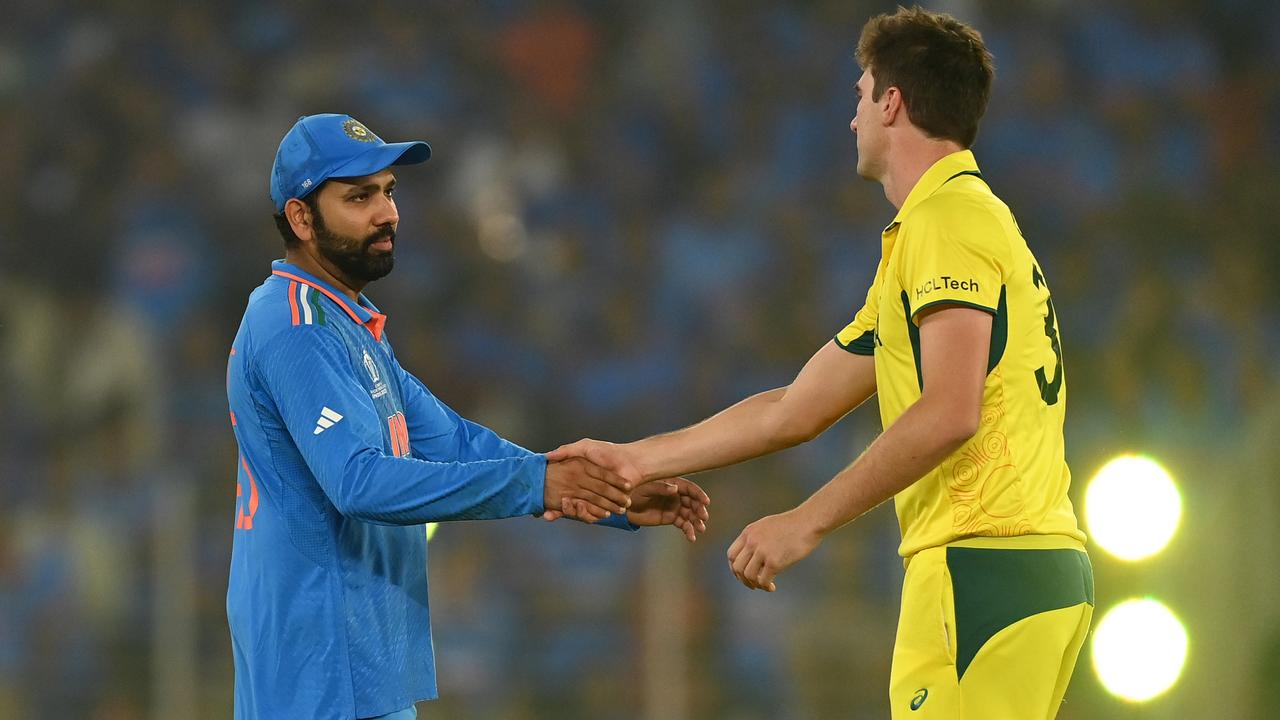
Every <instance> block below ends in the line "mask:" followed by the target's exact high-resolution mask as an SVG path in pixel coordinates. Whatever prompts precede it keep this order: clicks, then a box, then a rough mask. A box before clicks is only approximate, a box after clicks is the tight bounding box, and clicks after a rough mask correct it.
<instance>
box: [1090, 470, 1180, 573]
mask: <svg viewBox="0 0 1280 720" xmlns="http://www.w3.org/2000/svg"><path fill="white" fill-rule="evenodd" d="M1084 515H1085V522H1086V524H1087V525H1088V532H1089V536H1090V537H1091V538H1092V539H1093V541H1094V542H1095V543H1097V544H1098V546H1099V547H1101V548H1102V549H1103V550H1105V551H1107V552H1108V553H1110V554H1112V555H1114V556H1116V557H1118V558H1120V559H1121V560H1130V561H1132V560H1142V559H1143V558H1148V557H1151V556H1152V555H1155V554H1156V553H1158V552H1160V551H1161V550H1163V549H1164V547H1165V546H1166V545H1168V544H1169V540H1170V539H1172V538H1173V533H1174V532H1175V531H1176V530H1177V529H1178V522H1179V520H1181V519H1182V496H1181V495H1180V494H1179V493H1178V487H1177V486H1176V485H1175V484H1174V482H1173V478H1172V477H1170V475H1169V472H1168V471H1167V470H1165V469H1164V468H1163V467H1161V466H1160V463H1158V462H1156V461H1155V460H1152V459H1151V458H1149V457H1145V456H1141V455H1122V456H1120V457H1118V458H1115V459H1114V460H1112V461H1111V462H1108V463H1107V464H1106V465H1104V466H1103V467H1102V469H1101V470H1099V471H1098V474H1097V475H1094V476H1093V479H1092V480H1091V481H1089V487H1088V489H1087V490H1086V491H1085V496H1084Z"/></svg>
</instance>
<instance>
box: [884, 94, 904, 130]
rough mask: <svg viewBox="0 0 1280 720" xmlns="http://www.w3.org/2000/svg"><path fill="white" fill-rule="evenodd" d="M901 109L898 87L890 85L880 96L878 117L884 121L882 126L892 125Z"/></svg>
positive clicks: (900, 96)
mask: <svg viewBox="0 0 1280 720" xmlns="http://www.w3.org/2000/svg"><path fill="white" fill-rule="evenodd" d="M903 108H904V106H903V104H902V91H901V90H899V89H898V86H896V85H891V86H889V87H887V88H885V91H884V94H883V95H881V96H880V116H881V118H883V119H884V124H885V125H886V126H887V125H892V124H893V123H894V121H895V120H897V119H898V113H899V112H901V111H903Z"/></svg>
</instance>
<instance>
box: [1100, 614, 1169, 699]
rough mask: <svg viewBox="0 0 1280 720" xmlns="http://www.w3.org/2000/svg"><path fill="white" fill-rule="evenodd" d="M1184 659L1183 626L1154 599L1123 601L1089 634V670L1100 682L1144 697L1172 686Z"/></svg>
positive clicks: (1124, 695) (1121, 694)
mask: <svg viewBox="0 0 1280 720" xmlns="http://www.w3.org/2000/svg"><path fill="white" fill-rule="evenodd" d="M1186 660H1187V630H1186V628H1185V627H1183V625H1182V622H1181V621H1179V620H1178V618H1176V617H1174V615H1173V613H1172V612H1169V608H1167V607H1165V606H1164V605H1162V604H1160V603H1159V602H1158V601H1156V600H1152V599H1150V598H1147V599H1141V600H1139V599H1134V600H1126V601H1125V602H1122V603H1120V604H1119V605H1117V606H1115V607H1113V608H1111V610H1110V611H1109V612H1107V614H1106V615H1104V616H1103V618H1102V621H1101V622H1099V623H1098V629H1097V630H1095V631H1094V633H1093V669H1094V671H1095V672H1097V673H1098V679H1099V680H1101V681H1102V685H1103V687H1105V688H1106V689H1107V692H1110V693H1111V694H1112V695H1115V696H1117V697H1119V698H1122V699H1124V700H1128V701H1130V702H1144V701H1146V700H1150V699H1151V698H1154V697H1155V696H1157V695H1159V694H1160V693H1162V692H1164V691H1165V690H1168V689H1169V688H1171V687H1173V684H1174V683H1175V682H1177V681H1178V676H1179V675H1180V674H1182V666H1183V665H1184V664H1185V663H1186Z"/></svg>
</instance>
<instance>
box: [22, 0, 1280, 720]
mask: <svg viewBox="0 0 1280 720" xmlns="http://www.w3.org/2000/svg"><path fill="white" fill-rule="evenodd" d="M933 7H935V8H936V9H943V10H948V11H950V12H953V13H955V14H957V15H958V16H959V17H961V18H962V19H965V20H968V21H970V22H973V23H974V24H976V25H977V27H978V28H979V29H980V30H981V31H982V33H983V34H984V36H985V37H986V39H987V41H988V42H989V44H990V46H991V48H992V50H993V51H994V53H995V56H996V58H997V65H998V79H997V84H996V90H995V96H994V99H993V101H992V103H991V107H990V110H989V112H988V114H987V117H986V120H985V122H984V124H983V129H982V133H981V136H980V138H979V141H978V144H977V146H976V151H977V154H978V158H979V162H980V163H981V165H982V167H983V170H984V171H985V173H986V176H987V178H988V179H989V181H990V184H991V185H992V186H993V188H994V189H995V190H996V192H998V193H999V194H1001V195H1002V196H1003V197H1004V198H1005V199H1006V200H1007V201H1008V202H1009V203H1010V205H1011V206H1012V207H1013V208H1014V210H1015V212H1016V213H1017V214H1018V217H1019V220H1020V222H1021V226H1022V228H1023V230H1024V232H1025V233H1026V235H1027V237H1028V240H1029V241H1030V243H1031V245H1032V247H1033V249H1034V251H1035V252H1036V253H1037V255H1038V256H1039V258H1040V260H1041V262H1042V264H1043V266H1044V267H1045V268H1046V271H1047V274H1048V277H1049V279H1050V283H1051V286H1052V287H1053V291H1054V296H1055V302H1056V305H1057V307H1058V308H1059V322H1060V327H1061V331H1062V335H1063V338H1064V342H1065V351H1066V368H1067V371H1068V375H1069V385H1070V393H1071V394H1070V408H1069V414H1068V427H1067V442H1068V445H1067V447H1068V453H1069V461H1070V462H1071V464H1072V466H1073V468H1074V471H1075V475H1076V484H1075V487H1074V496H1075V499H1076V500H1077V507H1079V499H1080V497H1081V492H1082V488H1083V484H1084V480H1085V479H1087V478H1088V476H1089V475H1090V474H1091V473H1092V472H1093V471H1094V470H1096V469H1097V467H1098V466H1099V465H1100V464H1101V463H1102V462H1103V461H1104V460H1105V459H1106V458H1108V457H1110V456H1112V455H1115V454H1117V453H1120V452H1124V451H1130V450H1139V451H1143V452H1148V453H1151V454H1153V455H1155V456H1157V457H1159V458H1160V459H1161V460H1162V461H1163V462H1165V463H1166V465H1167V466H1168V467H1170V468H1171V469H1172V470H1173V471H1174V473H1175V476H1176V477H1177V479H1178V480H1179V482H1180V486H1181V489H1182V493H1183V497H1184V503H1185V516H1184V520H1183V523H1182V527H1181V529H1180V530H1179V534H1178V535H1177V536H1176V537H1175V538H1174V541H1173V543H1172V545H1171V546H1170V548H1169V550H1168V551H1166V552H1165V553H1164V554H1163V555H1162V556H1160V557H1159V558H1157V559H1156V560H1153V561H1151V562H1149V563H1146V564H1142V565H1124V564H1121V563H1118V562H1116V561H1114V560H1111V559H1109V558H1107V557H1106V556H1105V555H1103V554H1102V553H1100V552H1095V553H1094V561H1095V565H1096V567H1097V575H1098V580H1099V594H1098V598H1099V604H1100V607H1101V606H1103V605H1106V604H1108V603H1111V602H1114V601H1116V600H1118V599H1121V598H1123V597H1127V596H1130V595H1142V594H1146V593H1157V594H1159V596H1160V597H1161V599H1162V600H1164V601H1165V602H1166V603H1168V604H1169V605H1170V606H1171V607H1173V608H1174V609H1175V611H1176V612H1177V613H1178V614H1179V616H1180V617H1181V618H1182V619H1183V621H1184V622H1185V623H1186V625H1187V628H1188V632H1189V634H1190V643H1191V644H1190V657H1189V660H1188V664H1187V668H1186V670H1185V672H1184V675H1183V678H1182V681H1181V682H1180V683H1179V684H1178V685H1177V686H1175V687H1174V688H1173V689H1172V690H1171V691H1170V692H1169V693H1167V694H1166V695H1164V696H1162V697H1161V698H1159V699H1157V700H1155V701H1153V702H1152V703H1150V704H1148V705H1145V706H1131V705H1124V704H1122V703H1120V702H1118V701H1116V700H1115V699H1113V698H1111V697H1109V696H1108V695H1107V694H1106V693H1105V692H1104V691H1103V690H1102V689H1101V687H1100V685H1099V683H1098V681H1097V679H1096V677H1095V676H1094V673H1093V671H1092V669H1091V667H1090V664H1089V660H1088V657H1087V654H1086V655H1085V656H1084V657H1083V658H1082V662H1081V664H1080V667H1079V669H1078V672H1077V674H1076V679H1075V681H1074V682H1073V685H1072V688H1071V691H1070V692H1069V694H1068V704H1067V705H1066V708H1065V710H1064V711H1063V713H1062V715H1061V717H1062V718H1065V719H1067V720H1082V719H1085V718H1146V719H1155V718H1207V717H1211V716H1212V717H1224V718H1249V717H1256V718H1262V717H1271V716H1274V714H1275V712H1276V711H1275V708H1276V707H1277V703H1280V690H1278V689H1277V687H1278V686H1280V611H1277V609H1276V607H1277V605H1276V603H1275V601H1274V598H1275V597H1276V594H1277V591H1278V590H1280V579H1278V578H1277V574H1278V571H1277V569H1276V568H1277V564H1276V562H1275V557H1276V550H1277V546H1278V545H1280V542H1278V541H1277V531H1276V526H1277V523H1276V520H1275V513H1276V511H1277V510H1280V499H1278V497H1280V492H1277V488H1276V484H1277V470H1278V466H1280V462H1278V461H1280V449H1278V448H1280V443H1277V442H1276V437H1277V429H1278V428H1280V397H1278V395H1280V393H1278V392H1277V383H1276V379H1277V371H1278V370H1280V363H1278V362H1277V360H1276V358H1277V357H1280V352H1277V351H1278V350H1280V317H1277V316H1278V314H1280V313H1278V310H1280V303H1278V302H1277V299H1278V298H1277V288H1280V283H1277V282H1276V277H1277V269H1278V263H1277V254H1278V253H1280V245H1278V244H1277V243H1276V238H1277V230H1280V215H1277V212H1276V207H1277V202H1276V201H1277V199H1280V192H1278V188H1280V182H1278V181H1280V176H1278V173H1277V170H1276V158H1277V157H1280V142H1278V141H1280V74H1278V73H1277V72H1276V67H1277V65H1278V64H1280V5H1276V4H1273V3H1267V2H1262V1H1260V0H1259V1H1257V2H1251V1H1249V0H1219V1H1218V2H1214V3H1207V2H1194V1H1192V0H1132V1H1130V2H1094V1H1082V2H1073V1H1070V0H1039V1H1037V2H1026V3H1007V2H997V1H995V0H992V1H990V2H981V1H977V0H974V1H956V0H952V1H950V2H940V3H937V4H935V5H934V6H933ZM889 9H892V6H891V5H889V4H885V3H878V2H866V1H861V2H858V1H849V0H838V1H836V0H831V1H815V2H806V3H796V4H792V5H786V6H784V5H782V4H765V3H747V2H730V1H723V2H710V3H687V2H683V1H681V0H664V1H660V2H645V3H625V4H624V3H616V4H615V3H604V2H589V3H588V2H581V3H569V2H546V3H541V2H540V3H532V2H522V1H520V0H485V1H483V2H448V3H430V4H427V3H413V2H402V3H342V4H339V3H332V4H323V5H322V4H314V5H302V4H296V3H291V2H282V1H277V2H224V3H205V4H195V3H165V2H153V1H149V0H130V1H122V2H111V3H98V2H87V1H81V2H75V1H70V2H34V1H30V0H19V1H17V2H13V3H6V8H5V19H4V22H3V23H0V108H2V112H0V299H2V300H3V302H0V458H2V464H0V473H2V477H3V483H2V484H0V488H2V489H3V507H4V513H3V516H2V518H0V717H2V718H19V717H85V718H94V719H96V720H117V719H120V718H145V717H152V718H162V717H163V718H174V717H191V718H196V717H199V718H220V717H227V716H228V715H229V704H230V692H231V683H232V672H231V659H230V655H229V653H230V647H229V640H228V634H227V629H226V622H225V616H224V594H225V589H226V573H227V566H228V553H229V544H230V540H231V534H232V516H233V512H234V502H235V498H234V496H235V486H234V465H233V463H234V460H235V450H234V447H233V440H232V435H231V433H230V431H229V428H228V423H227V416H226V406H225V403H226V401H225V396H224V392H223V374H224V372H225V365H224V362H225V357H226V349H227V346H228V343H229V341H230V338H231V337H232V335H233V334H234V332H235V327H236V324H237V322H238V319H239V315H240V312H241V310H242V308H243V303H244V301H245V298H246V295H247V294H248V292H249V291H250V290H251V289H252V288H253V287H255V286H256V285H257V284H258V283H259V282H260V281H261V280H262V278H263V277H264V276H265V275H266V273H267V272H268V262H269V261H270V260H271V259H272V258H274V257H277V256H279V255H280V254H281V246H280V241H279V239H278V237H277V236H276V234H275V230H274V227H273V225H272V223H271V221H270V218H269V215H270V212H271V206H270V203H269V201H268V196H267V175H268V172H269V168H270V165H271V159H272V155H273V153H274V151H275V147H276V144H277V143H278V141H279V139H280V137H281V135H282V134H283V133H284V132H285V131H286V130H287V129H288V127H289V126H290V125H291V124H292V123H293V121H294V120H295V119H296V118H297V116H299V115H300V114H303V113H312V112H324V111H337V112H350V113H351V114H353V115H355V116H356V117H358V118H360V119H361V120H363V121H364V122H366V123H367V124H368V125H369V126H370V127H372V128H373V129H374V130H375V131H376V132H378V133H380V134H381V135H382V136H383V137H386V138H388V139H393V140H398V139H410V138H424V139H427V140H429V141H431V143H432V144H433V146H434V149H435V155H434V158H433V159H432V161H431V162H430V163H429V164H427V165H425V166H421V167H415V168H411V169H406V170H404V171H403V172H401V173H400V178H401V185H400V188H401V189H400V190H399V191H398V193H399V194H398V198H399V204H400V211H401V216H402V223H401V229H400V235H399V238H400V242H399V243H398V245H397V256H398V260H397V266H396V270H395V272H394V273H393V274H392V275H391V276H390V277H389V278H388V279H387V280H385V281H382V282H380V283H378V284H377V285H375V286H374V287H372V288H371V291H370V294H371V295H372V296H373V297H374V298H375V299H376V301H377V302H378V303H379V304H380V305H381V306H382V307H383V308H384V309H385V310H386V311H387V312H388V314H389V316H390V319H389V323H388V333H389V335H390V337H392V338H393V340H394V342H395V343H396V347H397V349H398V353H399V355H400V356H401V358H402V359H403V361H404V364H405V365H406V366H407V367H408V368H409V369H410V370H411V371H414V372H415V373H416V374H418V375H419V376H420V377H421V378H423V379H424V381H425V382H426V383H427V384H428V385H429V386H431V387H432V389H433V390H434V391H435V392H436V393H437V394H438V395H439V396H440V397H441V398H443V399H444V400H445V401H446V402H449V403H450V404H451V405H453V406H454V407H455V408H457V409H458V410H459V411H461V412H462V413H463V414H464V415H467V416H469V417H472V418H475V419H477V420H479V421H482V422H485V423H487V424H489V425H490V426H492V427H493V428H495V429H497V430H498V431H500V432H502V433H504V434H505V435H506V436H507V437H510V438H512V439H514V440H515V441H517V442H520V443H521V444H523V445H525V446H527V447H530V448H533V449H538V450H546V449H550V448H552V447H554V446H556V445H558V444H560V443H562V442H566V441H569V440H572V439H576V438H578V437H580V436H583V435H591V436H595V437H603V438H608V439H619V440H622V439H633V438H636V437H640V436H643V435H646V434H650V433H653V432H657V431H661V430H665V429H670V428H673V427H676V426H680V425H683V424H687V423H689V422H692V421H695V420H697V419H699V418H701V417H703V416H705V415H706V414H708V413H710V412H713V411H715V410H717V409H719V408H721V407H723V406H724V405H726V404H728V403H730V402H732V401H734V400H736V399H738V398H740V397H743V396H745V395H747V394H749V393H752V392H755V391H758V390H761V389H765V388H768V387H772V386H776V385H779V384H783V383H785V382H787V381H788V380H789V379H790V377H791V376H792V374H793V373H794V372H795V371H796V370H797V369H798V368H799V367H800V365H801V364H802V362H803V361H804V360H805V359H806V358H807V357H808V356H809V354H811V353H812V352H813V351H814V350H815V349H816V348H817V347H818V346H819V345H820V344H822V343H823V342H825V341H826V340H827V339H828V338H829V337H830V336H831V335H832V334H834V332H835V331H836V330H838V329H839V328H840V327H841V326H842V325H843V323H844V322H845V321H846V320H847V319H848V318H849V317H850V316H851V315H852V313H853V312H854V311H855V310H856V308H857V307H858V305H859V303H860V301H861V298H862V295H863V293H864V292H865V288H866V286H867V284H868V282H869V281H870V279H871V273H872V269H873V267H874V263H875V259H876V257H877V254H878V250H879V243H878V239H877V236H878V233H879V230H880V228H881V227H882V226H883V225H884V224H885V223H886V222H887V221H888V219H889V218H891V217H892V210H891V208H890V206H889V205H888V204H887V202H886V201H885V199H884V197H883V195H882V193H881V190H880V188H879V187H878V186H876V185H874V184H870V183H866V182H863V181H861V180H859V179H858V178H857V177H856V175H855V173H854V159H855V148H854V139H853V137H852V135H851V134H850V133H849V130H848V123H849V120H850V118H851V115H852V112H853V109H854V98H853V95H852V86H853V83H854V80H855V79H856V77H857V73H858V69H857V67H856V64H855V63H854V61H853V59H852V56H853V47H854V44H855V42H856V39H857V36H858V32H859V30H860V29H861V26H862V24H863V22H865V20H866V19H867V18H868V17H869V16H870V15H871V14H873V13H874V12H878V11H883V10H889ZM877 431H878V418H877V417H876V413H875V411H874V409H870V408H864V409H862V410H860V411H859V412H857V413H855V414H854V415H852V416H851V417H849V418H847V419H846V420H845V421H843V422H842V423H841V424H839V425H838V426H837V427H836V428H834V429H833V430H832V431H831V432H829V433H828V434H827V435H826V436H824V437H823V438H821V439H820V440H817V441H815V442H813V443H811V444H810V445H808V446H805V447H803V448H800V449H797V450H792V451H789V452H786V453H783V454H781V455H779V456H776V457H774V458H770V459H766V460H761V461H757V462H753V463H749V464H746V465H743V466H740V467H736V468H732V469H729V470H724V471H718V472H714V473H708V474H705V475H703V476H700V477H699V478H698V479H699V481H700V482H702V483H703V485H704V486H705V487H706V489H707V490H708V491H709V492H710V493H711V495H712V496H713V498H714V504H713V510H714V512H715V515H714V519H713V524H712V528H711V530H710V531H709V533H708V534H707V535H706V536H705V537H704V538H703V539H702V540H701V541H700V542H699V543H698V544H697V545H696V546H693V547H690V548H685V547H683V546H682V545H681V542H680V541H679V539H678V537H677V536H676V533H674V532H672V531H668V530H664V531H661V532H657V531H646V532H643V533H640V534H639V535H638V536H635V535H626V534H623V533H618V532H613V531H608V530H600V529H595V528H586V527H581V526H576V525H574V524H572V523H557V524H555V525H549V526H548V525H544V524H543V523H539V522H536V521H534V520H531V519H523V520H520V519H518V520H512V521H507V522H498V523H471V524H459V525H449V526H445V527H443V528H442V529H441V530H440V532H439V534H438V535H437V536H436V539H435V540H433V541H432V546H431V547H432V552H431V557H432V561H431V582H432V601H433V615H434V621H435V628H436V633H437V635H436V650H437V658H438V662H439V666H440V689H441V693H442V695H443V699H442V700H441V701H439V702H438V703H435V704H432V705H429V706H427V713H426V715H425V716H426V717H477V718H480V717H493V718H596V717H616V718H627V717H635V718H641V717H644V718H681V717H689V718H743V719H750V718H832V717H845V718H882V717H887V707H886V699H885V687H886V683H887V677H888V659H889V655H890V649H891V644H892V636H893V628H894V623H895V619H896V608H897V605H898V598H897V592H898V588H899V583H900V575H901V572H900V570H901V568H900V564H899V561H898V560H897V558H896V557H895V554H894V548H895V545H896V542H897V527H896V523H895V522H894V519H893V515H892V512H891V511H890V510H889V509H888V508H887V507H882V508H880V509H879V510H877V511H876V512H874V513H872V514H871V515H870V516H868V517H867V518H865V519H863V520H862V521H859V522H858V523H856V524H855V525H854V526H851V527H849V528H846V529H845V530H843V531H842V532H840V533H838V534H837V535H835V536H833V537H832V538H830V539H829V540H828V541H827V542H826V543H825V544H824V546H823V547H822V548H821V549H820V551H819V552H818V553H816V554H815V555H814V556H813V557H811V558H810V559H809V560H807V561H806V562H805V563H803V564H801V565H800V566H798V567H796V568H795V569H793V570H792V571H791V572H789V573H788V574H786V575H785V576H784V577H783V578H782V582H781V590H780V592H778V593H776V594H772V595H766V594H763V593H752V592H748V591H746V590H745V589H744V588H742V587H741V586H740V585H738V584H737V583H736V582H735V581H734V579H733V577H732V576H731V574H730V573H729V571H728V569H727V567H726V565H725V562H724V551H725V548H726V547H727V545H728V543H729V542H730V541H731V540H732V538H733V537H735V536H736V534H737V532H738V531H739V530H740V529H741V527H742V526H743V525H745V524H746V523H747V522H749V521H750V520H752V519H754V518H756V517H759V516H761V515H763V514H767V513H770V512H775V511H778V510H781V509H784V508H787V507H790V506H791V505H792V504H794V503H795V502H797V501H798V500H799V499H800V498H802V497H803V496H805V495H806V494H807V493H809V492H811V491H812V490H813V489H815V488H816V487H818V486H819V484H820V483H822V482H824V481H825V480H826V479H827V478H829V477H830V476H831V475H832V474H833V473H834V472H835V471H836V470H838V469H839V468H840V467H842V465H843V464H844V463H845V462H847V461H848V460H849V459H850V458H851V457H853V455H854V454H855V453H856V452H858V450H859V449H860V448H862V447H864V446H865V445H866V443H867V442H869V441H870V440H871V438H872V437H873V436H874V434H875V433H876V432H877ZM1137 512H1141V510H1140V509H1138V510H1137ZM1086 653H1087V648H1086Z"/></svg>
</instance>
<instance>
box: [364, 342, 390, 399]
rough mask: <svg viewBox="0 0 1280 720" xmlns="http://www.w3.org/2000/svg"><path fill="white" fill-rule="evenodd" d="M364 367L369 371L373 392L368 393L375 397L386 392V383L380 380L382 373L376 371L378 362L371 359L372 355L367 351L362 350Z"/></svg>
mask: <svg viewBox="0 0 1280 720" xmlns="http://www.w3.org/2000/svg"><path fill="white" fill-rule="evenodd" d="M364 369H365V370H366V371H368V373H369V379H370V380H372V381H373V392H372V393H370V394H371V395H372V396H373V397H374V398H375V399H376V398H380V397H382V396H383V395H386V394H387V384H386V383H384V382H382V373H380V372H378V363H376V362H374V361H373V357H372V356H370V355H369V351H368V350H365V351H364Z"/></svg>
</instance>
